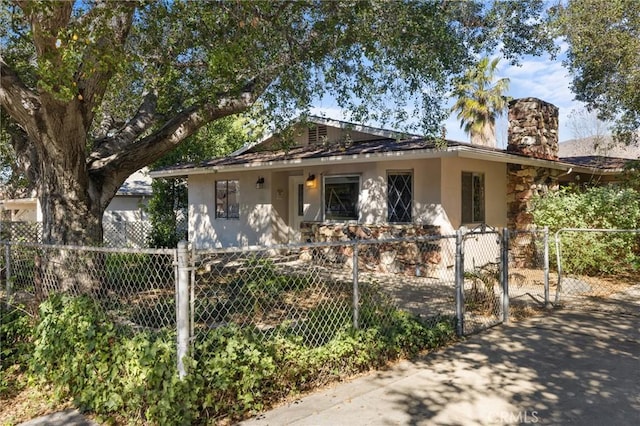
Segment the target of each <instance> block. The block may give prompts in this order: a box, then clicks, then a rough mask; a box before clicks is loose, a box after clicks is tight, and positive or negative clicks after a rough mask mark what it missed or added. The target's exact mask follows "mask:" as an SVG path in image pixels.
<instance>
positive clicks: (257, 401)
mask: <svg viewBox="0 0 640 426" xmlns="http://www.w3.org/2000/svg"><path fill="white" fill-rule="evenodd" d="M40 315H41V316H40V321H39V323H38V324H37V326H36V328H35V332H34V335H35V341H34V345H35V346H34V349H33V351H32V356H31V358H30V363H29V364H30V370H31V372H32V374H33V375H34V376H35V377H36V378H37V379H39V380H40V381H43V382H48V383H51V384H52V385H53V386H54V389H55V391H56V394H57V396H58V397H59V398H67V397H72V398H73V399H74V400H75V403H76V404H77V405H78V406H79V407H80V408H81V409H87V410H91V411H93V412H95V413H96V414H98V415H99V416H102V417H106V418H109V417H115V416H116V415H117V416H119V417H126V418H128V419H132V421H134V420H135V419H137V420H136V421H139V422H142V423H149V424H209V423H211V422H212V421H215V420H218V419H220V418H225V417H229V418H232V419H236V418H241V417H243V416H246V415H247V414H252V413H254V412H255V411H257V410H261V409H263V408H264V407H266V406H268V405H269V404H271V403H273V402H275V401H277V400H279V399H281V398H283V397H285V396H287V395H291V394H294V393H297V392H299V391H303V390H309V389H312V388H313V387H314V386H317V385H320V384H324V383H327V382H330V381H332V380H335V379H336V378H340V377H344V376H348V375H351V374H354V373H357V372H360V371H365V370H368V369H370V368H374V367H378V366H381V365H384V364H386V363H387V362H388V361H390V360H393V359H395V358H398V357H400V356H412V355H415V354H417V353H418V352H420V351H422V350H424V349H428V348H432V347H436V346H440V345H442V344H444V343H446V342H447V341H449V340H451V339H452V338H453V336H454V335H455V333H454V330H455V324H454V321H453V320H452V319H451V318H445V317H442V318H436V319H433V320H432V321H431V322H430V323H429V324H425V323H422V322H420V321H419V320H417V319H416V318H415V317H412V316H411V315H409V314H407V313H404V312H400V311H394V312H393V314H391V315H390V316H387V317H386V320H385V321H378V322H377V323H375V324H374V323H371V324H370V325H369V326H368V328H365V329H358V330H354V329H352V328H349V327H347V326H345V327H344V328H343V329H342V330H338V331H337V332H336V334H335V335H334V336H333V338H331V339H330V340H328V341H327V342H326V344H324V345H322V346H315V345H312V346H309V345H307V344H305V342H304V337H302V336H296V335H293V334H288V332H287V331H286V329H283V330H282V332H281V333H279V334H278V333H276V334H274V335H273V336H272V337H271V338H270V339H264V338H260V337H259V336H258V335H256V334H255V333H254V330H252V329H249V328H246V329H243V328H239V327H237V326H234V325H230V326H226V327H221V328H218V329H216V330H210V331H209V332H208V333H206V334H204V336H203V337H202V338H201V339H200V340H199V341H197V342H194V352H193V354H192V355H190V356H188V357H186V359H184V363H185V366H186V368H187V372H188V374H187V377H186V378H185V379H184V380H180V379H179V378H178V375H177V372H176V360H177V355H176V345H175V335H174V334H173V333H168V332H138V333H132V332H131V331H130V330H129V329H127V328H123V327H120V326H117V325H116V324H114V323H113V322H111V321H110V320H109V319H108V318H107V316H106V314H105V312H104V311H103V310H102V309H101V308H100V306H99V305H98V304H97V303H95V302H93V301H92V300H90V299H88V298H86V297H79V298H70V297H66V296H60V295H54V296H51V297H50V298H49V299H48V300H47V301H46V302H44V303H43V304H42V305H41V310H40Z"/></svg>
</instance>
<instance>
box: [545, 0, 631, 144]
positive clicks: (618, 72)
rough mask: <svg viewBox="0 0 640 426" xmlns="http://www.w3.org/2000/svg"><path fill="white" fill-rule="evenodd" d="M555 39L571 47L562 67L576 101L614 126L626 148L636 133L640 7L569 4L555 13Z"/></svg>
mask: <svg viewBox="0 0 640 426" xmlns="http://www.w3.org/2000/svg"><path fill="white" fill-rule="evenodd" d="M554 21H555V23H556V24H557V29H558V32H559V34H560V35H561V36H562V37H564V39H565V40H566V41H567V43H568V45H569V49H568V51H567V60H566V65H567V66H568V68H569V71H570V72H571V74H572V76H573V84H572V90H573V92H574V93H575V94H576V99H577V100H579V101H583V102H585V103H586V104H587V105H588V106H589V109H593V110H596V111H598V112H599V113H600V116H601V118H603V119H606V120H612V119H615V120H616V121H617V129H616V133H618V136H619V137H621V139H622V140H623V141H625V142H630V141H631V140H636V141H637V140H638V133H637V129H638V127H640V97H638V91H640V73H638V56H639V55H640V37H639V36H638V31H639V30H640V2H638V1H636V0H611V1H606V2H605V1H600V0H570V1H568V2H566V4H564V5H562V6H560V7H559V8H558V13H557V15H556V19H555V20H554Z"/></svg>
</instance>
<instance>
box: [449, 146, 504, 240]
mask: <svg viewBox="0 0 640 426" xmlns="http://www.w3.org/2000/svg"><path fill="white" fill-rule="evenodd" d="M462 172H474V173H483V174H484V179H485V181H484V182H485V223H486V224H487V225H489V226H493V227H505V226H507V169H506V164H505V163H497V162H488V161H480V160H473V159H466V158H443V159H442V182H441V183H442V186H441V188H442V206H443V208H444V210H445V211H446V212H447V213H448V215H449V220H450V221H451V225H452V226H453V228H454V229H458V228H459V227H460V226H462V225H466V226H473V225H474V224H468V223H462Z"/></svg>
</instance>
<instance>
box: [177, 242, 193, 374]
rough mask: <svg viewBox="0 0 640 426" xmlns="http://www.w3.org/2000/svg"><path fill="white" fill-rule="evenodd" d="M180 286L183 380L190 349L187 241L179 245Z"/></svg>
mask: <svg viewBox="0 0 640 426" xmlns="http://www.w3.org/2000/svg"><path fill="white" fill-rule="evenodd" d="M177 258H178V274H177V275H178V286H177V290H178V291H177V293H176V324H177V329H178V330H177V331H178V333H177V337H178V338H177V344H178V375H179V376H180V379H183V378H184V377H185V376H186V374H187V372H186V370H185V367H184V363H183V361H182V358H183V357H184V356H185V355H186V354H187V350H188V348H189V276H190V274H189V249H188V247H187V242H186V241H180V242H179V243H178V252H177Z"/></svg>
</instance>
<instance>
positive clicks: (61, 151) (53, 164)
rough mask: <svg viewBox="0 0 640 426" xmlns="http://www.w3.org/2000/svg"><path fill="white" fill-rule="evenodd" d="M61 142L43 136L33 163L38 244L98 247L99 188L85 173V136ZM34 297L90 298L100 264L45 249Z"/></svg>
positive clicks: (93, 256) (87, 254) (97, 259)
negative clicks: (62, 294) (38, 215)
mask: <svg viewBox="0 0 640 426" xmlns="http://www.w3.org/2000/svg"><path fill="white" fill-rule="evenodd" d="M69 121H71V119H69ZM61 134H64V135H65V140H64V141H59V140H55V139H54V138H53V137H51V135H47V134H44V135H42V139H41V140H40V143H39V144H38V145H37V146H38V147H39V148H40V149H39V159H40V161H39V164H38V170H37V172H38V176H39V179H38V198H39V200H40V207H41V209H42V222H43V223H42V225H43V231H42V232H43V233H42V242H43V243H44V244H47V245H65V246H99V245H101V244H102V214H103V212H104V206H103V205H102V203H101V201H100V200H101V198H102V197H101V195H102V194H101V193H100V190H101V187H100V186H98V185H96V184H95V183H94V182H93V181H92V178H91V176H90V175H89V173H88V172H87V166H86V164H85V163H86V160H85V158H86V157H85V153H84V149H82V150H81V149H79V147H84V145H85V140H86V134H82V133H74V132H62V133H61ZM74 136H76V138H77V139H76V140H73V138H74ZM39 263H40V265H39V267H37V269H38V271H37V274H38V277H39V280H37V282H36V285H41V286H42V288H41V289H37V290H38V293H39V294H42V295H43V296H47V295H48V294H50V293H52V292H67V293H73V294H95V293H97V292H99V291H100V290H101V289H102V287H103V285H102V277H103V276H104V272H103V271H104V260H103V257H102V256H101V255H100V254H99V253H97V252H91V251H86V250H78V249H74V248H71V247H70V248H52V247H45V248H44V249H43V251H42V254H41V256H40V258H39Z"/></svg>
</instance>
